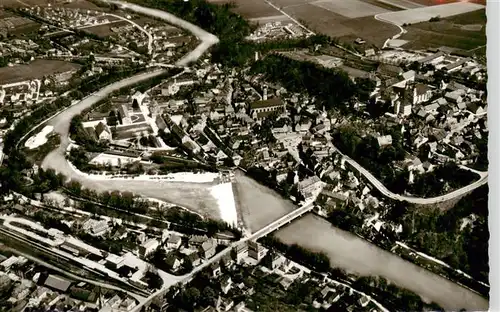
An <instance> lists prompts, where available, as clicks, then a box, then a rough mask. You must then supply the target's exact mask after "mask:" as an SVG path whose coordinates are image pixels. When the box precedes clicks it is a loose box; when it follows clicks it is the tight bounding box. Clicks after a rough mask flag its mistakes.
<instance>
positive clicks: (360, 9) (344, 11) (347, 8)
mask: <svg viewBox="0 0 500 312" xmlns="http://www.w3.org/2000/svg"><path fill="white" fill-rule="evenodd" d="M312 4H313V5H315V6H319V7H320V8H323V9H325V10H328V11H330V12H334V13H337V14H340V15H342V16H345V17H348V18H358V17H365V16H373V15H376V14H380V13H386V12H389V11H388V10H386V9H383V8H381V7H378V6H375V5H372V4H369V3H366V2H363V1H360V0H349V1H345V0H320V1H315V2H312Z"/></svg>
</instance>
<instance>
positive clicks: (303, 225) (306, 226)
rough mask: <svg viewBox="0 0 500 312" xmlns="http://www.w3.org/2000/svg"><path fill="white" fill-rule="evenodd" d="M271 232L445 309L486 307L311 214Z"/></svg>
mask: <svg viewBox="0 0 500 312" xmlns="http://www.w3.org/2000/svg"><path fill="white" fill-rule="evenodd" d="M275 236H276V237H277V238H279V239H280V240H281V241H283V242H284V243H287V244H298V245H300V246H303V247H305V248H308V249H311V250H315V251H322V252H325V253H326V254H327V255H328V257H329V258H330V261H331V264H332V266H335V267H340V268H342V269H344V270H346V271H348V272H352V273H356V274H358V275H362V276H370V275H378V276H382V277H384V278H386V279H388V280H390V281H392V282H394V283H395V284H397V285H398V286H400V287H403V288H406V289H408V290H411V291H412V292H414V293H416V294H418V295H420V296H421V297H422V299H424V300H426V301H433V302H435V303H437V304H439V305H440V306H441V307H443V308H444V309H446V310H459V309H461V308H465V309H467V310H469V311H487V310H488V301H487V300H486V299H484V298H483V297H481V296H479V295H477V294H476V293H474V292H472V291H470V290H468V289H466V288H463V287H461V286H459V285H457V284H455V283H453V282H450V281H449V280H447V279H445V278H443V277H441V276H439V275H437V274H434V273H432V272H430V271H428V270H425V269H423V268H421V267H419V266H417V265H415V264H413V263H410V262H408V261H406V260H403V259H402V258H400V257H399V256H397V255H395V254H393V253H390V252H388V251H385V250H383V249H381V248H379V247H377V246H375V245H373V244H371V243H369V242H367V241H365V240H364V239H361V238H359V237H358V236H355V235H353V234H351V233H348V232H345V231H342V230H340V229H338V228H336V227H334V226H332V225H331V224H330V223H329V222H328V221H326V220H324V219H323V218H320V217H318V216H316V215H314V214H308V215H305V216H304V217H302V218H301V219H298V220H295V221H294V222H293V223H292V224H290V225H288V226H286V227H284V228H281V229H280V230H279V231H277V232H276V233H275Z"/></svg>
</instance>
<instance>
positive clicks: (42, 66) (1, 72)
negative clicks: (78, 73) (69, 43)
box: [0, 60, 80, 84]
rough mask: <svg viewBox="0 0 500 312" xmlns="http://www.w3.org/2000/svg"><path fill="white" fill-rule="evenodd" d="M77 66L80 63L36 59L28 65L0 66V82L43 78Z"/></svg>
mask: <svg viewBox="0 0 500 312" xmlns="http://www.w3.org/2000/svg"><path fill="white" fill-rule="evenodd" d="M78 68H80V65H78V64H75V63H70V62H65V61H55V60H36V61H34V62H32V63H31V64H29V65H16V66H13V67H2V68H0V84H6V83H12V82H18V81H24V80H28V79H36V78H43V77H44V76H50V75H55V74H59V73H64V72H67V71H71V70H77V69H78Z"/></svg>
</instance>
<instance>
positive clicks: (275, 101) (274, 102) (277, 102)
mask: <svg viewBox="0 0 500 312" xmlns="http://www.w3.org/2000/svg"><path fill="white" fill-rule="evenodd" d="M281 105H283V102H282V101H281V99H280V98H279V97H277V96H275V97H272V98H270V99H267V100H262V101H256V102H253V103H252V104H250V108H251V109H256V108H264V107H275V106H281Z"/></svg>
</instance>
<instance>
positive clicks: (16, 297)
mask: <svg viewBox="0 0 500 312" xmlns="http://www.w3.org/2000/svg"><path fill="white" fill-rule="evenodd" d="M0 289H1V291H2V294H3V295H9V297H8V298H5V300H4V299H2V300H3V303H2V306H3V307H4V308H9V310H10V311H23V310H24V309H27V308H31V309H35V310H50V309H62V308H64V309H67V310H69V309H71V310H72V311H77V310H80V311H83V310H85V309H96V310H99V309H104V310H102V311H117V312H118V311H123V312H126V311H130V310H132V309H133V308H134V307H135V306H136V305H137V301H136V300H135V299H133V298H131V297H128V296H127V295H126V294H122V293H119V292H116V291H111V290H108V289H104V288H101V289H99V288H98V287H96V286H94V285H91V284H88V283H86V282H74V281H72V280H69V279H67V278H66V277H63V276H61V275H58V274H57V273H53V272H52V273H51V272H46V271H45V272H44V271H41V270H40V269H39V267H38V266H36V265H35V264H34V263H33V262H31V261H29V260H28V259H26V258H25V257H23V256H14V255H13V256H10V257H5V256H3V255H1V254H0Z"/></svg>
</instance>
